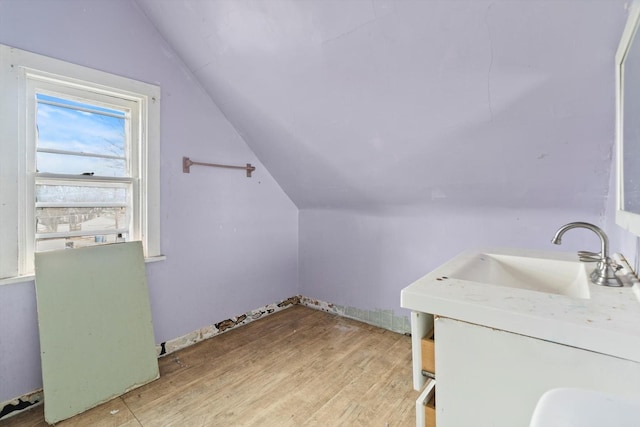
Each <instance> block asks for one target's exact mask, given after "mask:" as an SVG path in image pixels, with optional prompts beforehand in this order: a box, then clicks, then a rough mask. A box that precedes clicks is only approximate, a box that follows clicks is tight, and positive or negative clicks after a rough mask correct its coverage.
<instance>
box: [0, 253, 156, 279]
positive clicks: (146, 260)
mask: <svg viewBox="0 0 640 427" xmlns="http://www.w3.org/2000/svg"><path fill="white" fill-rule="evenodd" d="M166 259H167V256H166V255H156V256H152V257H148V258H145V259H144V263H145V264H150V263H152V262H158V261H164V260H166ZM35 279H36V275H35V274H25V275H23V276H15V277H5V278H4V279H0V286H2V285H12V284H14V283H26V282H33V281H34V280H35Z"/></svg>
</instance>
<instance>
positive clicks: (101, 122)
mask: <svg viewBox="0 0 640 427" xmlns="http://www.w3.org/2000/svg"><path fill="white" fill-rule="evenodd" d="M37 104H38V109H37V116H36V123H37V131H38V132H37V134H38V141H37V150H38V154H37V169H38V171H39V172H49V173H66V174H81V173H85V172H94V173H95V174H96V175H102V176H126V160H125V159H126V148H127V143H126V142H127V141H126V125H127V118H126V113H125V111H120V110H113V109H108V108H104V107H100V106H97V105H93V104H85V103H80V102H76V101H71V100H68V99H63V98H57V97H53V96H48V95H43V94H38V95H37ZM51 151H53V152H55V153H57V154H52V153H51ZM73 154H76V155H73ZM105 157H106V158H105Z"/></svg>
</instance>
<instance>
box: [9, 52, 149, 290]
mask: <svg viewBox="0 0 640 427" xmlns="http://www.w3.org/2000/svg"><path fill="white" fill-rule="evenodd" d="M0 65H1V66H2V70H1V71H0V91H1V93H3V94H5V93H6V94H7V96H6V97H4V96H3V98H2V100H0V107H1V111H2V112H3V114H2V115H1V116H2V117H0V125H1V126H0V137H1V138H2V140H1V143H0V177H1V178H2V180H1V181H0V217H1V218H2V221H0V281H2V282H7V281H12V280H14V281H15V280H18V279H19V278H20V277H22V276H29V275H31V274H33V254H34V253H35V252H39V251H47V250H56V249H65V248H73V247H82V246H92V245H99V244H105V243H114V242H118V241H130V240H140V241H142V242H143V247H144V249H145V256H146V257H147V258H157V257H160V258H161V256H160V236H159V212H158V209H159V200H158V199H159V158H158V157H159V111H160V108H159V107H160V106H159V99H160V97H159V94H160V90H159V88H158V87H157V86H153V85H149V84H146V83H142V82H137V81H133V80H130V79H126V78H123V77H119V76H114V75H111V74H107V73H104V72H100V71H97V70H91V69H88V68H84V67H80V66H77V65H73V64H68V63H65V62H62V61H58V60H55V59H51V58H47V57H43V56H39V55H35V54H31V53H29V52H24V51H21V50H18V49H13V48H9V47H6V46H2V45H0ZM5 111H6V112H7V114H4V112H5ZM5 219H6V220H5ZM3 279H4V280H3Z"/></svg>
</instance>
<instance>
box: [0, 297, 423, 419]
mask: <svg viewBox="0 0 640 427" xmlns="http://www.w3.org/2000/svg"><path fill="white" fill-rule="evenodd" d="M160 373H161V377H160V379H159V380H157V381H154V382H152V383H150V384H147V385H145V386H143V387H141V388H138V389H136V390H133V391H131V392H129V393H127V394H125V395H123V396H121V397H119V398H117V399H114V400H112V401H111V402H108V403H106V404H104V405H101V406H99V407H97V408H94V409H92V410H90V411H87V412H85V413H84V414H81V415H78V416H76V417H73V418H71V419H69V420H66V421H64V422H61V423H58V424H57V426H64V427H68V426H225V427H226V426H278V427H279V426H303V425H322V426H367V427H369V426H380V427H384V426H387V425H388V426H389V427H395V426H412V425H415V399H416V398H417V395H418V393H417V392H415V391H414V390H413V389H412V384H411V340H410V338H409V337H406V336H403V335H400V334H396V333H394V332H390V331H387V330H384V329H380V328H377V327H374V326H370V325H367V324H364V323H360V322H357V321H353V320H349V319H345V318H342V317H338V316H335V315H332V314H328V313H324V312H321V311H317V310H312V309H309V308H306V307H302V306H294V307H292V308H290V309H287V310H284V311H281V312H279V313H276V314H273V315H271V316H269V317H266V318H264V319H261V320H259V321H257V322H253V323H250V324H248V325H246V326H243V327H241V328H237V329H234V330H232V331H230V332H228V333H225V334H222V335H219V336H216V337H214V338H211V339H208V340H205V341H202V342H200V343H198V344H196V345H193V346H191V347H188V348H186V349H184V350H181V351H179V352H176V353H173V354H170V355H168V356H166V357H164V358H162V359H160ZM45 399H46V397H45ZM116 411H117V412H116ZM0 425H1V426H45V425H46V424H45V422H44V419H43V409H42V407H41V406H40V407H37V408H34V409H32V410H30V411H27V412H25V413H23V414H19V415H17V416H15V417H12V418H9V419H8V420H5V421H3V422H2V421H0Z"/></svg>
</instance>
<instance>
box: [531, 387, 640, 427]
mask: <svg viewBox="0 0 640 427" xmlns="http://www.w3.org/2000/svg"><path fill="white" fill-rule="evenodd" d="M639 419H640V396H639V397H638V398H635V399H632V398H628V397H623V396H617V395H614V394H610V393H602V392H598V391H593V390H582V389H577V388H557V389H553V390H549V391H548V392H546V393H545V394H543V395H542V397H541V398H540V400H539V401H538V404H537V405H536V408H535V410H534V411H533V417H532V418H531V424H530V425H529V427H602V426H615V427H636V426H638V420H639Z"/></svg>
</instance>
